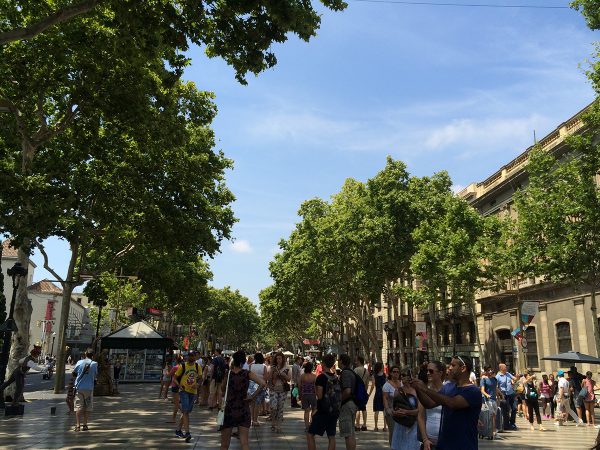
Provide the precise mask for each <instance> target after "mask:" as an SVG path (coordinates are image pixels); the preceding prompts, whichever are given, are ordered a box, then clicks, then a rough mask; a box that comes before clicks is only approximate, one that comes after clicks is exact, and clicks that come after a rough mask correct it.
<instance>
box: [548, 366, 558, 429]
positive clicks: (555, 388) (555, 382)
mask: <svg viewBox="0 0 600 450" xmlns="http://www.w3.org/2000/svg"><path fill="white" fill-rule="evenodd" d="M548 383H549V384H550V387H551V389H550V395H551V396H552V403H550V417H551V418H552V419H554V418H555V417H554V414H555V412H556V408H557V407H558V402H557V399H558V380H557V379H555V378H554V374H553V373H551V374H550V375H548Z"/></svg>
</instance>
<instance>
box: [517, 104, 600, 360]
mask: <svg viewBox="0 0 600 450" xmlns="http://www.w3.org/2000/svg"><path fill="white" fill-rule="evenodd" d="M599 114H600V110H599V109H598V105H597V104H596V105H594V107H593V108H592V110H591V112H590V113H588V115H586V116H585V117H584V121H585V122H586V124H587V125H588V130H587V132H586V133H585V135H579V136H573V137H570V138H569V139H568V140H567V142H568V145H569V147H570V148H569V150H570V151H569V152H568V153H566V154H564V155H553V154H549V153H547V152H544V151H542V150H539V149H536V150H534V151H532V153H531V154H530V158H529V164H528V165H527V172H528V174H529V184H528V185H527V188H526V189H524V190H523V191H520V192H519V193H518V194H517V195H516V196H515V204H516V206H517V212H518V215H519V223H520V227H521V228H522V231H523V233H524V239H525V240H526V241H527V242H530V243H531V244H530V245H531V247H532V252H531V254H529V257H530V258H531V261H530V265H531V266H532V267H533V270H532V271H533V272H534V273H535V274H537V275H539V276H543V277H545V278H546V279H547V280H549V281H553V282H556V283H568V284H572V285H575V287H583V288H585V289H587V290H588V291H589V292H590V297H591V314H592V317H593V318H595V317H596V310H597V308H596V292H597V290H598V289H599V288H600V193H599V189H598V170H599V169H600V146H599V145H598V141H597V135H598V130H599V128H598V124H600V118H599ZM592 322H593V329H594V338H595V343H596V344H595V345H596V353H597V354H599V355H600V334H599V330H598V323H597V321H596V320H595V319H594V320H592Z"/></svg>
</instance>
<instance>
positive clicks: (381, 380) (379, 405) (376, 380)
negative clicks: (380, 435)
mask: <svg viewBox="0 0 600 450" xmlns="http://www.w3.org/2000/svg"><path fill="white" fill-rule="evenodd" d="M386 378H387V377H386V376H385V373H383V363H382V362H381V361H378V362H376V363H375V367H374V368H373V382H372V383H371V389H370V390H369V396H370V395H371V393H372V392H373V389H375V396H374V397H373V421H374V422H375V428H374V430H375V431H379V426H378V425H379V413H380V412H381V413H382V412H384V411H385V406H384V405H383V385H384V384H385V382H386ZM382 416H383V417H382V419H383V431H384V432H386V431H387V425H386V423H385V413H384V414H383V415H382Z"/></svg>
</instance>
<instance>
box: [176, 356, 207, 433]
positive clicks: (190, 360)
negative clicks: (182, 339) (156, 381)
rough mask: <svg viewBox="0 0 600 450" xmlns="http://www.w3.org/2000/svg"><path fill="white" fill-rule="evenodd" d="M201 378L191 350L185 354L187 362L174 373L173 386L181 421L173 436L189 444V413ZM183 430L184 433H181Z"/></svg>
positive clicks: (200, 370) (199, 368)
mask: <svg viewBox="0 0 600 450" xmlns="http://www.w3.org/2000/svg"><path fill="white" fill-rule="evenodd" d="M201 377H202V367H200V365H199V364H198V363H197V362H196V353H195V352H194V351H193V350H190V352H189V353H188V354H187V360H186V362H185V363H183V364H181V365H180V366H179V368H178V369H177V372H175V384H176V385H177V386H179V403H180V408H181V421H180V422H179V427H178V428H177V429H176V430H175V436H177V437H178V438H183V439H185V441H186V442H190V440H191V439H192V435H191V434H190V413H191V412H192V409H193V408H194V403H195V401H196V393H197V392H198V383H199V381H200V379H201ZM184 430H185V433H183V431H184Z"/></svg>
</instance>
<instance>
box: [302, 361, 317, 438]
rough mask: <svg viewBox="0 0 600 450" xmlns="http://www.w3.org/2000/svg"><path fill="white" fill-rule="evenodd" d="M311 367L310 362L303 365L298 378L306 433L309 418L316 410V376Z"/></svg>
mask: <svg viewBox="0 0 600 450" xmlns="http://www.w3.org/2000/svg"><path fill="white" fill-rule="evenodd" d="M312 369H313V365H312V363H311V362H310V361H307V362H306V363H305V364H304V373H303V374H302V375H301V376H300V403H301V404H302V409H303V410H304V430H305V431H306V432H307V433H308V428H309V427H310V419H311V416H312V415H313V414H314V413H315V411H316V410H317V390H316V385H315V382H316V381H317V376H316V375H315V374H314V373H312Z"/></svg>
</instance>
